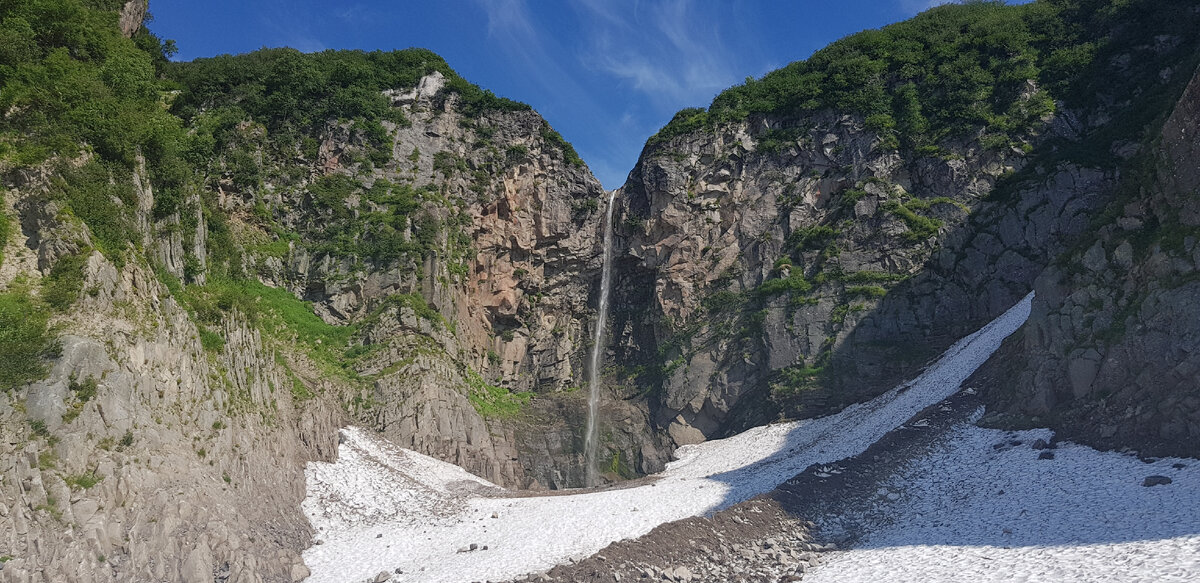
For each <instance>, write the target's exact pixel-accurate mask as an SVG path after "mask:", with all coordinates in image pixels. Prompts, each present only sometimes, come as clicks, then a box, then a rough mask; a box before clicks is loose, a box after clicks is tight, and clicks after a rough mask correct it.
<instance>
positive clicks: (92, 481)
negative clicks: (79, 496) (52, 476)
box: [63, 470, 104, 490]
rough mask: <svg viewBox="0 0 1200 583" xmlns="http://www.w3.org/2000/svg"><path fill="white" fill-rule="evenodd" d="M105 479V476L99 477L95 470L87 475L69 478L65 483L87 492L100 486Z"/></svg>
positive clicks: (65, 479)
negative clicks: (97, 485)
mask: <svg viewBox="0 0 1200 583" xmlns="http://www.w3.org/2000/svg"><path fill="white" fill-rule="evenodd" d="M103 479H104V477H103V476H97V475H96V472H95V470H93V471H90V472H88V473H86V474H76V475H73V476H67V477H66V478H64V480H63V481H65V482H66V483H67V485H68V486H70V487H72V488H78V489H80V490H87V489H88V488H91V487H92V486H95V485H96V484H99V483H100V482H101V481H102V480H103Z"/></svg>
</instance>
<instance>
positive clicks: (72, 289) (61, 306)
mask: <svg viewBox="0 0 1200 583" xmlns="http://www.w3.org/2000/svg"><path fill="white" fill-rule="evenodd" d="M87 257H88V250H86V249H85V250H84V251H82V252H81V253H79V254H78V255H66V256H64V257H61V258H59V260H58V261H57V262H56V263H55V264H54V267H53V268H51V269H50V276H49V277H47V278H46V279H45V280H43V281H42V299H43V300H45V301H46V303H47V304H50V307H52V308H54V309H56V310H58V311H60V312H63V311H66V310H67V308H70V307H71V306H72V305H73V304H74V303H75V301H76V300H78V299H79V292H80V291H82V290H83V280H84V275H83V266H84V265H85V264H86V263H87Z"/></svg>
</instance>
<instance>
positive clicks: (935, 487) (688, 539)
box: [304, 298, 1200, 583]
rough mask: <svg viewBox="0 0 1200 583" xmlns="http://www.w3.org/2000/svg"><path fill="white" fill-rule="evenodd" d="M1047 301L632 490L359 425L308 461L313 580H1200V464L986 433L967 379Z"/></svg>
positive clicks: (1048, 438)
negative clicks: (530, 485)
mask: <svg viewBox="0 0 1200 583" xmlns="http://www.w3.org/2000/svg"><path fill="white" fill-rule="evenodd" d="M1029 302H1030V298H1026V299H1025V300H1023V301H1022V302H1021V303H1020V304H1018V305H1017V306H1015V307H1014V308H1013V309H1012V310H1010V311H1009V312H1007V313H1005V314H1004V315H1002V316H1001V317H1000V318H998V319H997V320H996V321H994V322H992V323H991V324H989V325H988V326H986V327H985V328H983V329H982V330H980V331H979V332H977V333H976V334H973V335H972V336H970V337H967V338H965V339H963V340H962V341H960V342H959V343H957V344H955V346H954V347H952V348H951V349H950V350H948V351H947V352H946V354H945V355H943V357H942V358H941V359H940V360H939V361H938V362H936V363H935V364H933V365H932V366H930V367H929V368H928V369H927V370H926V371H925V372H924V373H923V374H922V375H921V376H920V377H918V378H917V379H915V380H913V381H912V382H910V383H907V384H905V385H902V386H900V387H897V388H895V389H893V390H892V391H890V392H888V393H886V394H885V395H883V396H881V397H879V398H877V399H875V400H872V401H870V402H867V403H863V404H860V405H855V406H853V407H849V408H847V409H845V410H843V411H842V412H840V413H838V414H836V415H831V416H829V417H825V418H821V419H813V420H807V421H802V422H795V423H782V424H776V425H768V426H764V427H758V428H755V429H752V430H750V431H747V432H745V433H742V434H740V435H737V436H734V437H731V438H729V439H725V440H718V441H711V442H707V443H704V444H701V445H698V446H689V447H684V448H681V449H680V450H679V451H678V452H677V458H678V459H677V460H676V461H674V462H672V463H671V464H669V465H668V467H667V469H666V471H664V472H663V473H661V474H659V475H657V476H653V477H651V478H648V479H646V480H645V481H644V483H641V484H640V485H636V486H632V487H622V488H612V489H599V490H592V491H587V492H579V493H566V494H560V495H547V496H527V495H517V494H515V493H511V492H508V491H506V490H503V489H501V488H498V487H496V486H494V485H492V484H489V483H488V482H486V481H484V480H481V479H479V478H477V477H475V476H472V475H471V474H468V473H467V472H465V471H463V470H461V469H460V468H457V467H455V466H452V465H449V464H445V463H442V462H439V461H437V460H433V459H431V458H428V457H425V456H422V455H419V454H416V453H413V452H411V451H407V450H404V449H401V448H397V447H394V446H391V445H390V444H388V443H386V442H384V441H383V440H380V439H378V438H376V437H374V436H372V435H371V434H369V433H368V432H366V431H364V430H362V429H357V428H347V429H345V430H343V432H342V444H341V446H340V447H339V460H338V461H337V462H336V463H332V464H327V463H313V464H310V467H309V469H308V476H307V478H308V487H309V496H308V498H307V499H306V501H305V505H304V509H305V512H306V514H307V515H308V517H309V519H310V521H311V522H312V523H313V525H314V527H315V528H316V529H317V531H318V535H317V538H318V541H317V544H316V545H314V546H313V547H312V548H310V549H309V550H308V551H307V552H306V553H305V555H304V558H305V561H306V562H307V564H308V565H309V567H310V568H311V569H312V577H311V578H310V579H309V581H310V582H312V583H320V582H347V581H368V580H375V579H377V578H380V577H383V576H384V575H386V576H387V577H388V579H387V580H390V581H423V582H424V581H430V582H433V581H483V580H492V581H495V580H504V579H513V578H518V577H525V576H527V575H529V574H535V575H534V576H533V577H532V578H533V579H535V580H553V581H620V580H623V579H622V577H625V578H644V577H649V578H653V579H658V580H673V581H689V580H694V581H709V580H712V581H716V580H728V581H736V580H741V581H779V580H787V581H793V580H797V579H798V578H799V577H800V576H803V577H804V580H806V581H817V582H823V581H837V582H847V581H849V582H856V581H862V582H867V581H870V582H876V581H905V582H908V581H919V580H930V581H988V580H997V581H999V580H1004V581H1009V580H1024V581H1070V582H1084V581H1101V580H1103V581H1195V580H1200V461H1196V460H1179V459H1163V460H1141V459H1138V458H1137V457H1135V456H1132V455H1127V454H1121V453H1113V452H1108V453H1104V452H1098V451H1095V450H1092V449H1090V448H1087V447H1083V446H1078V445H1073V444H1067V443H1054V440H1053V438H1052V435H1051V433H1050V432H1049V431H1048V430H1034V431H1025V432H1006V431H998V430H991V429H982V428H979V427H976V426H975V425H974V423H973V422H974V421H975V419H976V418H978V416H979V415H980V414H981V412H982V408H981V407H980V406H979V401H978V399H977V398H975V397H974V396H972V394H971V393H972V392H973V391H971V390H969V389H968V390H966V391H962V392H960V391H959V389H960V387H961V386H962V383H963V381H964V380H965V379H966V378H967V377H968V376H969V375H970V374H971V373H972V372H973V371H974V370H975V369H976V368H977V367H978V366H979V365H980V364H981V363H982V362H983V361H984V360H986V359H987V358H988V356H990V355H991V354H992V352H994V351H995V349H996V348H997V347H998V346H999V344H1000V342H1001V341H1002V340H1003V339H1004V338H1005V337H1006V336H1008V335H1009V334H1010V333H1012V332H1013V331H1014V330H1015V329H1016V328H1017V327H1019V326H1020V324H1021V323H1022V322H1023V321H1024V320H1025V318H1026V317H1027V315H1028V311H1029ZM956 393H958V394H956ZM1039 440H1040V442H1039ZM1149 476H1162V477H1165V478H1169V480H1170V483H1167V484H1161V485H1154V486H1144V485H1143V482H1144V481H1145V479H1146V478H1147V477H1149ZM1161 481H1165V480H1161ZM767 492H770V494H769V495H767V496H761V495H762V494H764V493H767ZM704 516H708V517H709V518H703V517H704ZM697 517H699V518H697ZM804 519H809V520H813V521H815V522H816V525H815V526H816V528H815V529H814V530H815V534H816V535H817V536H818V537H819V538H821V539H822V540H824V541H835V542H837V543H840V544H842V545H847V544H848V546H849V547H850V550H845V551H832V549H834V548H835V546H834V545H829V544H828V543H827V542H826V543H821V542H816V541H813V540H812V538H811V535H810V533H809V528H808V527H809V526H812V524H811V523H808V522H806V520H804ZM660 525H661V526H660ZM648 533H649V534H648ZM597 553H599V554H597ZM556 565H557V566H556Z"/></svg>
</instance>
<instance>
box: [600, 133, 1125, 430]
mask: <svg viewBox="0 0 1200 583" xmlns="http://www.w3.org/2000/svg"><path fill="white" fill-rule="evenodd" d="M785 124H787V125H791V124H800V125H802V127H805V131H804V132H803V133H802V134H801V136H800V137H799V138H797V139H796V140H795V141H793V142H790V143H787V144H785V145H784V146H783V148H782V151H761V150H760V149H759V148H758V144H759V143H760V142H759V140H760V139H761V136H762V135H763V134H764V133H765V132H764V130H769V129H776V128H779V127H781V126H782V127H786V125H785ZM756 126H757V127H756ZM1050 131H1054V130H1053V129H1051V130H1050ZM756 133H757V134H758V138H757V139H756V135H755V134H756ZM1047 137H1048V136H1039V137H1037V138H1035V139H1038V140H1044V139H1047ZM1024 164H1026V161H1025V159H1024V156H1023V154H1022V153H1021V151H1020V150H1019V149H1016V148H1013V149H1011V150H1008V151H1002V152H995V151H989V150H986V149H983V148H981V147H979V146H978V145H977V144H973V143H970V142H965V143H963V144H962V145H961V146H960V147H959V149H956V150H955V151H954V154H953V155H950V156H944V157H932V158H918V159H904V158H902V157H901V156H900V155H899V154H898V153H897V152H895V151H894V150H891V149H889V148H886V147H883V146H882V144H881V140H880V139H879V137H878V136H877V135H876V134H875V133H874V132H871V131H869V130H867V129H865V128H864V127H863V125H862V122H861V120H860V119H857V118H855V117H853V116H836V115H832V114H825V115H822V116H819V117H817V118H810V119H806V120H800V121H798V120H779V119H761V120H755V122H753V123H746V124H740V125H737V124H735V125H733V126H730V127H727V128H723V129H722V131H721V132H719V133H717V134H716V135H707V134H701V135H691V136H685V137H682V138H676V139H674V140H672V141H671V142H668V143H667V144H664V145H662V146H660V147H655V148H652V149H648V150H647V153H646V154H645V155H644V156H643V159H642V161H641V162H640V163H639V165H638V167H637V168H636V169H635V170H634V172H633V174H632V175H631V181H630V183H628V184H627V185H626V186H625V188H624V189H623V190H622V191H621V193H620V196H619V197H618V199H619V200H620V201H621V202H622V208H621V209H620V210H621V218H620V219H619V220H618V223H617V224H618V229H619V230H618V233H619V235H620V239H619V240H620V241H621V247H620V248H621V254H620V255H619V257H620V259H619V262H618V266H619V268H620V271H619V272H618V277H617V280H618V292H617V293H618V295H617V298H618V299H617V300H616V302H615V305H617V306H619V309H618V311H617V313H616V314H615V315H614V331H613V335H614V337H615V339H616V340H615V341H614V344H615V347H614V351H615V358H616V359H617V362H618V363H620V364H624V365H625V366H626V370H630V369H632V370H633V371H634V374H635V375H636V374H638V373H640V375H641V376H640V377H636V378H638V381H639V382H650V383H661V384H660V385H659V387H661V388H659V387H656V389H658V390H660V391H661V392H659V393H658V394H657V397H658V400H657V401H656V405H658V407H657V408H656V409H655V414H656V419H655V420H656V422H657V423H658V424H659V425H660V426H661V427H663V428H665V429H667V430H668V432H669V433H670V435H671V437H672V438H673V439H674V440H675V443H677V444H683V443H689V442H692V441H697V440H701V439H705V438H712V437H719V436H722V435H724V434H726V433H728V432H729V431H732V430H736V429H738V428H743V427H746V426H749V425H752V424H756V423H761V422H764V421H767V420H770V419H771V418H773V417H774V416H776V415H778V414H779V412H780V411H788V414H800V415H812V414H820V413H821V412H822V411H827V410H829V408H831V407H837V406H841V405H845V404H848V403H850V402H854V401H856V400H860V399H863V398H867V397H870V396H873V395H874V394H876V393H877V392H878V391H880V390H883V389H885V388H887V387H888V386H891V385H892V384H893V383H894V382H895V381H897V380H900V379H901V378H903V377H904V376H906V375H909V374H912V373H913V372H914V371H915V370H916V369H917V368H919V367H920V366H922V365H923V364H924V363H925V362H926V361H927V360H928V359H929V358H931V357H933V356H934V355H936V354H937V353H939V352H940V351H941V350H943V349H944V348H945V347H946V346H948V345H949V344H950V343H952V342H953V341H954V340H955V339H957V338H958V337H961V336H962V335H963V334H965V333H967V332H969V331H971V330H973V329H974V328H976V327H978V325H979V324H980V323H981V322H986V321H988V320H989V319H990V318H993V317H994V316H995V315H996V314H998V313H1000V312H1002V311H1003V310H1005V309H1007V308H1008V307H1009V306H1011V305H1012V303H1014V302H1015V301H1016V300H1017V299H1019V298H1020V297H1021V296H1022V295H1024V294H1025V293H1027V291H1028V289H1029V287H1030V286H1031V285H1032V282H1033V279H1034V277H1036V275H1037V274H1038V273H1039V272H1040V269H1041V266H1042V265H1044V264H1045V263H1046V261H1047V260H1048V258H1049V257H1051V256H1052V254H1053V253H1054V252H1055V250H1062V249H1065V242H1066V241H1067V240H1069V238H1070V237H1072V236H1074V235H1078V234H1080V233H1081V232H1082V231H1083V230H1084V229H1085V228H1086V225H1087V218H1086V216H1087V213H1088V212H1089V211H1091V210H1094V209H1096V208H1098V206H1099V204H1100V201H1101V200H1103V198H1104V196H1105V194H1106V193H1107V192H1109V191H1110V190H1111V180H1110V177H1109V176H1106V175H1105V174H1104V173H1102V172H1096V171H1090V170H1085V169H1081V168H1079V167H1075V166H1070V165H1066V166H1062V167H1059V168H1057V169H1055V170H1054V171H1053V172H1052V173H1051V174H1050V175H1049V176H1048V177H1047V180H1046V182H1045V183H1044V184H1043V185H1040V186H1038V187H1034V188H1028V189H1023V190H1021V191H1019V192H1017V193H1015V194H1014V195H1013V196H1012V198H1011V199H1009V200H1004V201H998V200H995V199H994V198H992V196H991V195H992V192H993V187H994V185H995V182H996V180H997V179H998V178H999V177H1000V176H1002V175H1004V174H1005V173H1008V172H1012V171H1014V169H1019V168H1021V167H1022V166H1024ZM912 209H917V210H916V211H913V210H912ZM906 211H907V212H906ZM907 213H920V214H919V216H921V217H923V218H926V219H927V221H928V222H924V221H920V220H919V219H918V220H906V217H905V214H907ZM932 225H936V226H932ZM651 282H653V284H651ZM655 359H657V360H655ZM646 371H651V372H650V373H649V374H647V372H646ZM655 375H658V377H657V378H656V377H655Z"/></svg>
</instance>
